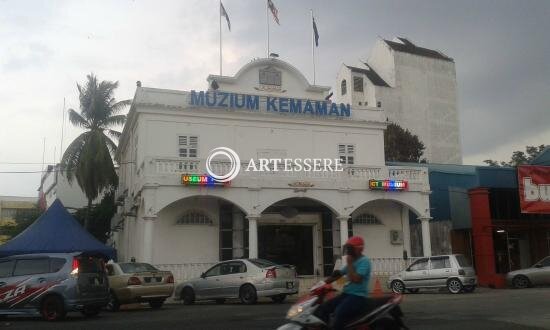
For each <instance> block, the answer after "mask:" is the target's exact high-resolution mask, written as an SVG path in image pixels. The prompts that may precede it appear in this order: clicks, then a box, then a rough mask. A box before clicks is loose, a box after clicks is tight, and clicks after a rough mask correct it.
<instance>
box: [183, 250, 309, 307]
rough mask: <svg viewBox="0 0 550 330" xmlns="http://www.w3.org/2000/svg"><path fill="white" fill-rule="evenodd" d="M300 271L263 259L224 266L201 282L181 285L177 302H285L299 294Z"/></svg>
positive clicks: (191, 281)
mask: <svg viewBox="0 0 550 330" xmlns="http://www.w3.org/2000/svg"><path fill="white" fill-rule="evenodd" d="M298 288H299V282H298V278H297V274H296V270H295V269H294V267H293V266H290V265H277V264H275V263H273V262H271V261H268V260H263V259H236V260H228V261H223V262H220V263H218V264H216V265H214V266H212V267H211V268H210V269H209V270H207V271H206V272H204V273H202V274H201V276H200V277H199V278H196V279H192V280H189V281H186V282H183V283H181V284H179V285H178V286H177V287H176V292H175V297H176V299H181V300H183V303H184V304H186V305H190V304H193V303H194V302H195V301H196V300H214V301H216V302H217V303H223V302H224V301H225V300H226V299H230V298H239V299H240V300H241V302H242V303H243V304H254V303H256V300H257V299H258V297H269V298H271V299H272V300H273V301H274V302H278V303H280V302H283V301H284V300H285V298H286V296H287V295H291V294H296V293H298Z"/></svg>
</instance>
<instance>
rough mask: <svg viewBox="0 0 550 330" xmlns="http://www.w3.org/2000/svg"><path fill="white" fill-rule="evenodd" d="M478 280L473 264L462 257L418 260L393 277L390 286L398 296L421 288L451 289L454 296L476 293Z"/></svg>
mask: <svg viewBox="0 0 550 330" xmlns="http://www.w3.org/2000/svg"><path fill="white" fill-rule="evenodd" d="M476 285H477V277H476V273H475V270H474V268H473V267H472V264H471V263H470V261H469V260H468V259H467V258H466V257H465V256H463V255H461V254H452V255H442V256H433V257H429V258H421V259H418V260H416V261H415V262H414V263H413V264H411V265H410V266H409V267H408V268H407V269H405V270H404V271H402V272H400V273H397V274H394V275H392V276H390V278H389V280H388V287H389V288H390V289H391V290H392V291H393V292H395V293H403V292H404V291H405V290H407V291H408V292H411V293H416V292H418V290H419V289H428V288H429V289H433V288H445V287H446V288H447V289H448V290H449V292H451V293H459V292H461V291H464V292H472V291H474V290H475V288H476Z"/></svg>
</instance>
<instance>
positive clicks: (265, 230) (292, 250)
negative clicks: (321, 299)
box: [258, 224, 314, 275]
mask: <svg viewBox="0 0 550 330" xmlns="http://www.w3.org/2000/svg"><path fill="white" fill-rule="evenodd" d="M258 256H259V257H260V258H262V259H267V260H270V261H273V262H275V263H279V264H291V265H294V266H296V271H297V272H298V275H313V273H314V272H313V262H314V261H313V226H311V225H269V224H266V225H260V226H258Z"/></svg>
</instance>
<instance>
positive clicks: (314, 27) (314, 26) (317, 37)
mask: <svg viewBox="0 0 550 330" xmlns="http://www.w3.org/2000/svg"><path fill="white" fill-rule="evenodd" d="M312 19H313V33H314V34H315V47H319V32H318V31H317V24H315V17H312Z"/></svg>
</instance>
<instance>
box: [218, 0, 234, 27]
mask: <svg viewBox="0 0 550 330" xmlns="http://www.w3.org/2000/svg"><path fill="white" fill-rule="evenodd" d="M220 15H222V16H225V20H226V21H227V27H228V28H229V31H231V22H230V21H229V15H227V11H225V7H224V6H223V3H222V2H221V1H220Z"/></svg>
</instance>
